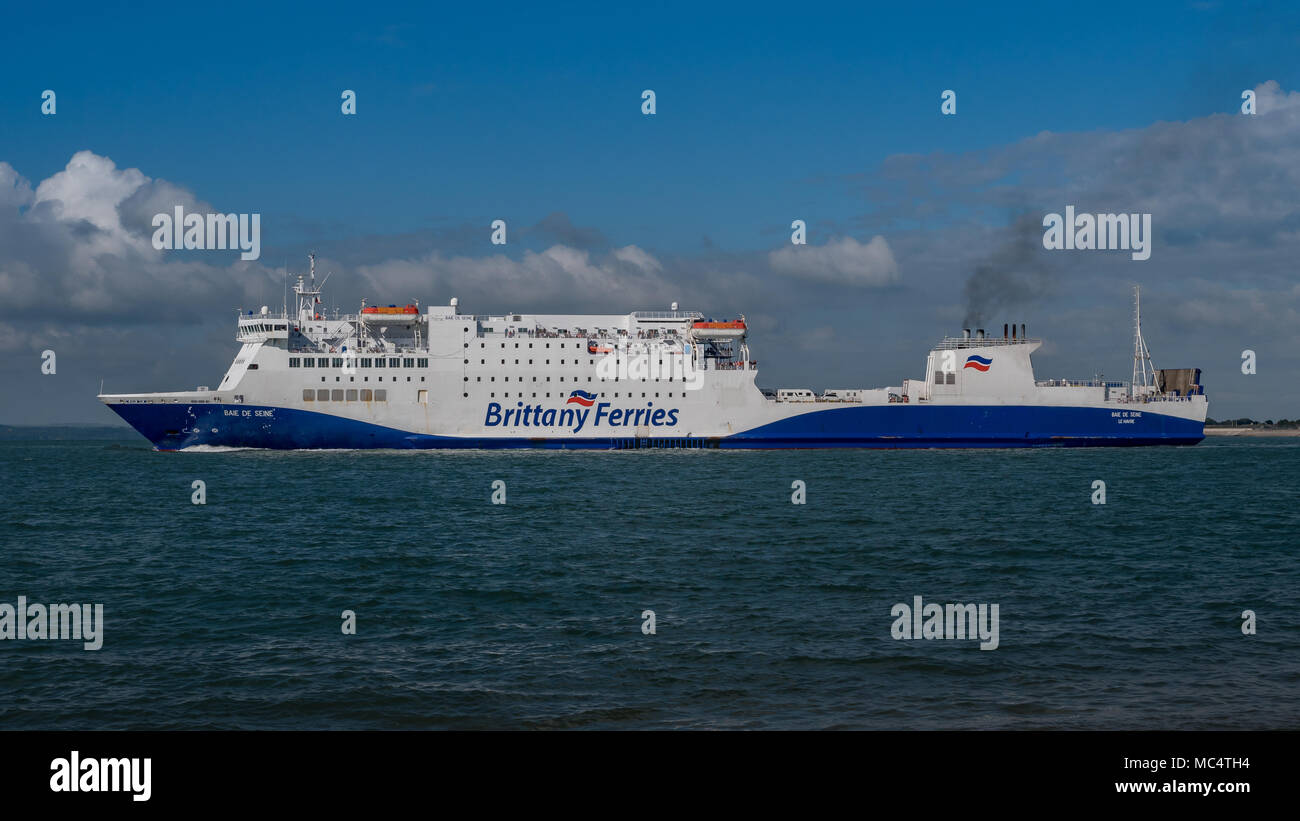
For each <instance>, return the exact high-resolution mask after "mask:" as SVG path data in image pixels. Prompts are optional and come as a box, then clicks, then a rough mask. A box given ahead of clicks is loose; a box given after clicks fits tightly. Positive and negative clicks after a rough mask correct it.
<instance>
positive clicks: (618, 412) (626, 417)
mask: <svg viewBox="0 0 1300 821" xmlns="http://www.w3.org/2000/svg"><path fill="white" fill-rule="evenodd" d="M564 404H565V406H566V407H563V408H544V407H542V406H541V405H525V404H524V403H523V402H516V403H515V406H514V407H513V408H502V407H501V403H500V402H489V403H488V406H487V415H486V416H485V417H484V418H483V427H486V428H496V427H507V428H569V429H570V430H571V431H572V432H573V433H578V432H579V431H581V430H583V428H585V427H587V423H588V422H591V427H593V428H599V427H607V428H627V427H633V428H638V427H649V428H663V427H669V428H670V427H672V426H674V425H676V424H677V413H678V410H677V408H656V407H655V403H654V402H647V403H646V405H645V407H643V408H614V409H612V410H611V409H610V407H609V406H610V403H609V402H600V403H597V402H596V394H594V393H587V392H586V391H574V392H573V393H571V394H569V398H568V399H567V400H565V402H564ZM570 404H574V405H577V406H578V407H576V408H571V407H567V406H568V405H570ZM592 405H595V408H592Z"/></svg>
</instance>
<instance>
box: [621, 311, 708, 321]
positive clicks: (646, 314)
mask: <svg viewBox="0 0 1300 821" xmlns="http://www.w3.org/2000/svg"><path fill="white" fill-rule="evenodd" d="M632 316H633V317H634V318H635V319H682V320H686V319H689V320H692V321H695V320H700V319H703V318H704V314H702V313H700V312H699V311H633V312H632Z"/></svg>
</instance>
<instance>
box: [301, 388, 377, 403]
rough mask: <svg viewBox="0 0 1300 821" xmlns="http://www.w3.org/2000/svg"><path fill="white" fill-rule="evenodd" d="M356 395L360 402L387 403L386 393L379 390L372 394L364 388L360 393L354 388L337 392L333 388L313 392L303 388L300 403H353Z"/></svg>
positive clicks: (337, 390)
mask: <svg viewBox="0 0 1300 821" xmlns="http://www.w3.org/2000/svg"><path fill="white" fill-rule="evenodd" d="M358 395H360V397H361V401H362V402H371V401H374V402H387V401H388V391H386V390H382V389H381V390H377V391H373V392H372V391H370V390H368V389H366V388H362V389H361V390H360V391H358V390H357V389H356V388H348V389H346V390H339V389H338V388H335V389H334V390H328V391H327V390H324V389H321V390H318V391H314V390H312V389H311V388H304V389H303V392H302V401H304V402H355V401H357V396H358Z"/></svg>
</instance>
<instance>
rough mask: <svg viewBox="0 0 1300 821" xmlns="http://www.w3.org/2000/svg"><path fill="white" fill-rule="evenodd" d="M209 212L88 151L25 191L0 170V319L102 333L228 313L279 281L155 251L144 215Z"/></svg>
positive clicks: (173, 189)
mask: <svg viewBox="0 0 1300 821" xmlns="http://www.w3.org/2000/svg"><path fill="white" fill-rule="evenodd" d="M177 205H181V206H183V207H185V208H186V209H187V210H204V211H206V210H211V209H210V208H209V207H208V206H207V205H206V204H204V203H202V202H201V201H200V200H199V199H198V198H197V197H195V196H194V195H193V194H192V193H190V192H189V191H187V190H185V189H184V188H182V187H180V186H177V185H174V184H172V183H169V182H167V181H165V180H154V179H151V178H150V177H148V176H146V175H145V174H144V173H143V172H141V171H140V170H139V169H135V168H126V169H122V168H118V167H117V165H116V164H115V163H114V162H113V161H112V160H111V159H110V158H108V157H103V156H99V155H97V154H94V153H93V152H90V151H80V152H77V153H76V154H75V155H73V157H72V159H71V160H69V161H68V164H67V166H66V167H65V168H64V169H63V170H61V171H59V172H57V173H55V174H53V175H51V176H50V177H49V178H47V179H45V180H44V181H42V182H41V183H40V184H39V185H37V186H36V189H35V190H34V191H32V190H31V187H30V184H29V183H28V182H27V181H26V180H25V179H23V178H22V177H20V176H19V175H18V174H17V172H16V171H15V170H14V169H13V168H12V167H11V166H10V165H9V164H8V163H4V162H0V248H3V252H0V319H4V318H30V317H32V316H38V317H39V316H46V317H48V316H51V315H58V316H60V317H62V318H63V320H64V321H65V322H66V321H70V320H71V321H77V320H82V321H87V322H90V323H92V324H102V323H104V322H107V321H112V320H114V319H130V320H132V321H140V319H141V318H142V317H144V316H149V317H151V318H152V320H153V321H159V322H171V321H176V320H177V319H178V318H179V317H180V316H183V314H182V313H180V311H181V309H182V308H183V307H184V306H186V305H194V304H199V303H207V304H216V305H220V306H221V307H222V308H226V307H233V306H235V305H239V304H241V303H247V302H248V301H249V300H250V299H256V298H257V297H258V296H260V294H261V292H262V291H263V290H265V288H266V286H267V285H268V283H278V282H279V273H278V272H274V271H271V270H270V269H267V268H265V267H262V266H259V265H250V264H246V263H244V264H238V263H236V264H231V262H230V260H231V257H232V256H235V254H233V253H231V254H222V253H220V252H217V253H210V252H201V253H202V254H203V256H197V255H196V254H193V253H192V254H189V255H185V254H172V253H169V252H164V251H158V250H155V249H154V247H153V245H152V242H151V238H152V228H151V225H150V223H151V221H152V218H153V215H154V214H156V213H160V212H167V213H171V212H172V210H173V209H174V208H175V206H177Z"/></svg>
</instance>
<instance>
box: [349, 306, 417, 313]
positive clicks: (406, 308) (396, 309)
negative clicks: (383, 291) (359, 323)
mask: <svg viewBox="0 0 1300 821" xmlns="http://www.w3.org/2000/svg"><path fill="white" fill-rule="evenodd" d="M419 312H420V309H419V308H417V307H415V306H414V305H403V306H402V307H400V308H399V307H397V306H396V305H389V306H388V307H387V308H381V307H380V306H378V305H375V306H372V307H370V308H362V309H361V313H363V314H384V315H392V314H397V315H401V314H418V313H419Z"/></svg>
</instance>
